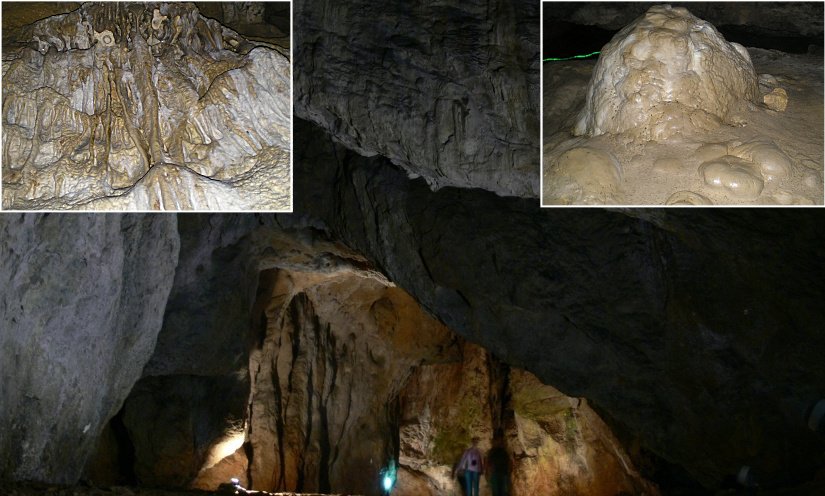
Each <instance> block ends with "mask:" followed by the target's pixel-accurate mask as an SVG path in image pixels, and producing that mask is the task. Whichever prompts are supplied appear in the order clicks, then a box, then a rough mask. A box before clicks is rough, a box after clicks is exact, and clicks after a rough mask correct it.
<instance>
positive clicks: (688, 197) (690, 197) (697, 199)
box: [665, 191, 713, 205]
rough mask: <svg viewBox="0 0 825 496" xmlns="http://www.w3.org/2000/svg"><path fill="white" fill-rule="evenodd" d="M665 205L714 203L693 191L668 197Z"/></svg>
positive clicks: (680, 192) (679, 192)
mask: <svg viewBox="0 0 825 496" xmlns="http://www.w3.org/2000/svg"><path fill="white" fill-rule="evenodd" d="M665 205H713V202H712V201H711V200H710V198H708V197H706V196H704V195H700V194H699V193H696V192H693V191H677V192H676V193H673V194H672V195H670V196H669V197H668V199H667V201H665Z"/></svg>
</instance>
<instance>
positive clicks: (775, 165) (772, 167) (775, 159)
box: [731, 141, 793, 181]
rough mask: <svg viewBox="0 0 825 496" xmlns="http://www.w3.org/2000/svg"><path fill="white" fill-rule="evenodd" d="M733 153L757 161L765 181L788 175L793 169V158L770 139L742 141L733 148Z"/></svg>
mask: <svg viewBox="0 0 825 496" xmlns="http://www.w3.org/2000/svg"><path fill="white" fill-rule="evenodd" d="M731 155H735V156H737V157H740V158H742V159H745V160H749V161H751V162H753V163H755V164H756V165H757V166H758V167H759V172H760V173H761V174H762V179H764V180H765V181H773V180H775V179H781V178H784V177H788V176H789V175H790V174H791V171H792V170H793V165H792V164H791V159H790V158H788V156H787V155H786V154H785V152H783V151H782V150H780V149H779V147H778V146H776V145H775V144H773V143H772V142H769V141H750V142H747V143H742V144H741V145H739V146H736V147H734V148H733V150H731Z"/></svg>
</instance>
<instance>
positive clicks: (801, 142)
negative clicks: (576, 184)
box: [542, 48, 823, 205]
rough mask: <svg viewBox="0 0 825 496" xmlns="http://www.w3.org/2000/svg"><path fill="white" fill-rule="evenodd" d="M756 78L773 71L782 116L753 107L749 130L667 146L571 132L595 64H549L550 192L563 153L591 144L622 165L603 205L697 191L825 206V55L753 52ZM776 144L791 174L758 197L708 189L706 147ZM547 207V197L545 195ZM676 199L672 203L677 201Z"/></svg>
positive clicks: (546, 154) (546, 146)
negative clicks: (703, 169) (783, 103)
mask: <svg viewBox="0 0 825 496" xmlns="http://www.w3.org/2000/svg"><path fill="white" fill-rule="evenodd" d="M748 51H749V53H750V55H751V59H752V61H753V64H754V67H755V69H756V72H757V74H760V75H761V74H771V75H773V76H775V77H776V79H777V81H778V82H779V86H780V87H781V88H783V89H785V90H786V91H787V93H788V106H787V109H786V110H785V111H784V112H776V111H773V110H768V109H767V108H766V107H764V106H761V105H759V106H754V108H752V109H750V110H749V112H748V113H747V115H746V116H744V123H743V124H744V125H742V126H741V127H734V126H730V125H722V126H720V127H719V128H718V129H717V130H715V131H713V132H701V133H699V132H697V133H694V134H692V135H687V133H685V134H684V135H677V136H675V137H673V138H671V139H669V140H667V141H663V142H656V141H646V142H639V141H637V140H634V139H633V138H632V137H629V136H624V135H601V136H596V137H592V138H588V137H585V136H576V137H574V136H572V134H571V133H570V132H569V130H570V129H572V127H573V122H574V119H575V116H576V114H577V112H578V111H579V110H580V109H581V108H582V107H583V106H584V100H585V95H586V91H587V85H588V82H589V79H590V75H591V73H592V71H593V68H594V67H595V65H596V59H590V60H576V61H566V62H545V63H544V67H543V71H544V73H543V74H544V76H543V77H544V80H543V88H542V91H543V119H544V142H543V150H542V155H543V168H542V174H543V175H544V184H545V187H546V185H547V183H548V177H549V176H548V173H549V172H550V171H551V170H552V166H553V164H554V162H555V161H556V160H557V159H558V158H559V157H560V156H561V154H563V153H564V152H565V151H567V150H569V149H571V148H573V147H577V146H585V145H586V146H587V147H592V148H596V149H601V150H605V151H608V152H610V153H611V154H613V156H615V157H616V159H618V161H619V163H620V164H621V166H622V179H621V184H620V189H619V192H618V194H616V195H614V196H613V197H612V198H611V199H609V200H608V201H605V203H606V204H619V205H665V204H669V202H668V200H669V199H670V200H671V202H670V203H672V202H675V200H676V199H677V198H678V196H679V195H680V194H681V193H680V192H685V191H688V192H693V193H697V194H699V195H701V196H703V197H705V199H707V200H710V202H711V203H713V204H717V205H735V204H752V205H812V204H820V205H821V204H822V203H823V72H822V71H823V58H822V54H818V55H793V54H786V53H783V52H779V51H776V50H763V49H758V48H748ZM751 141H759V142H767V143H773V144H774V145H776V146H777V147H778V148H779V149H781V150H782V151H783V152H784V153H785V154H786V155H787V156H788V157H789V158H790V161H791V162H792V164H793V170H792V172H791V174H790V175H788V176H787V177H784V178H780V179H775V180H768V181H765V185H764V189H763V190H762V191H761V194H759V195H758V197H756V198H755V199H754V198H744V197H741V196H739V197H738V196H736V195H734V194H730V192H729V191H728V190H725V189H724V188H720V187H718V186H717V187H714V186H710V185H707V184H705V182H704V180H703V178H702V176H701V174H700V173H699V172H698V168H699V166H700V165H701V163H702V161H703V160H702V159H701V158H700V157H699V156H697V154H696V153H695V152H696V150H697V149H698V148H699V147H700V146H703V145H705V144H708V143H720V144H723V145H727V146H728V147H729V148H731V147H734V146H736V145H737V144H738V143H743V142H751ZM543 195H544V197H545V199H544V201H543V203H544V204H546V205H549V204H552V203H553V201H551V200H548V195H547V191H546V190H545V191H544V193H543ZM672 196H673V198H672Z"/></svg>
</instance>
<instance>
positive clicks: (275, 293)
mask: <svg viewBox="0 0 825 496" xmlns="http://www.w3.org/2000/svg"><path fill="white" fill-rule="evenodd" d="M271 276H272V277H274V279H273V280H272V283H271V284H270V285H268V287H269V288H271V289H269V290H268V291H266V292H264V293H262V294H261V295H260V298H262V299H261V300H259V301H262V302H263V304H262V305H261V306H260V307H257V308H260V311H261V312H262V313H261V318H262V319H263V318H265V320H266V323H267V327H266V329H265V330H264V333H265V334H264V335H262V336H261V338H260V339H261V340H262V345H261V346H260V348H259V349H256V350H254V351H253V352H252V355H251V357H250V371H251V374H252V380H253V390H252V396H251V416H250V420H249V440H250V444H251V449H252V452H253V454H254V455H253V458H252V465H251V466H250V475H251V484H252V485H253V487H255V488H257V489H265V490H283V489H290V488H298V489H301V490H310V491H314V490H328V489H329V488H330V487H332V488H346V489H347V490H350V491H353V492H362V493H365V494H373V493H374V492H375V491H376V487H377V486H376V484H377V483H376V481H377V480H378V472H379V470H380V469H381V468H383V467H384V466H385V464H386V463H387V462H388V461H389V459H390V458H391V457H392V456H393V455H392V453H393V451H394V448H393V446H392V444H391V443H392V441H391V440H392V438H393V434H392V429H393V427H392V426H393V424H394V422H395V420H394V417H395V414H394V410H393V408H392V402H391V398H392V397H393V395H394V394H395V392H396V391H398V390H399V389H400V387H401V385H402V383H403V381H404V380H405V379H406V377H407V375H408V374H409V372H410V370H411V369H412V367H413V366H414V365H415V364H417V363H419V362H420V361H421V360H422V359H424V358H429V357H432V356H433V355H434V354H437V352H438V350H439V349H441V348H442V347H444V346H446V345H448V344H449V343H450V341H451V339H452V338H451V337H450V334H449V333H448V332H447V330H446V329H445V328H444V327H443V326H442V325H441V324H439V323H438V322H436V321H434V320H432V319H431V318H430V317H429V316H427V315H426V314H424V313H423V312H422V311H421V309H420V308H418V305H417V304H415V303H414V302H413V300H412V299H411V298H410V297H409V296H408V295H407V294H406V293H404V292H403V291H400V290H398V289H396V288H392V287H387V286H386V284H385V283H382V282H380V281H377V280H374V279H369V278H363V277H354V276H352V275H346V274H341V275H333V276H324V275H319V274H314V275H313V274H311V273H302V272H286V271H278V272H277V273H273V274H271ZM264 316H265V317H264ZM388 402H389V403H388Z"/></svg>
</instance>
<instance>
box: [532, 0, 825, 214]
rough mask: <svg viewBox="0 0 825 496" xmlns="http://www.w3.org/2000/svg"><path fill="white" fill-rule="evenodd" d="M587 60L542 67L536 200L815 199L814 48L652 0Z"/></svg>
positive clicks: (819, 150) (819, 108) (819, 161)
mask: <svg viewBox="0 0 825 496" xmlns="http://www.w3.org/2000/svg"><path fill="white" fill-rule="evenodd" d="M583 67H584V68H583ZM591 67H592V62H580V61H577V62H568V63H567V66H564V65H563V64H560V65H559V66H554V74H553V76H552V77H547V76H545V86H544V88H543V91H544V119H545V139H544V149H543V171H542V174H543V193H542V195H543V198H542V202H543V204H544V205H565V204H622V205H662V204H674V205H708V204H717V205H729V204H795V205H810V204H822V202H823V189H822V184H823V180H822V179H823V120H822V118H823V100H822V81H823V78H822V56H821V55H819V56H809V55H790V54H785V53H782V52H779V51H776V50H764V49H757V48H750V49H746V48H745V47H743V46H741V45H739V44H736V43H729V42H727V41H726V40H725V39H724V38H723V37H722V35H721V34H720V33H719V32H718V31H717V30H716V29H715V28H714V26H712V25H711V24H710V23H708V22H705V21H703V20H701V19H699V18H697V17H695V16H693V15H692V14H691V13H690V12H689V11H688V10H687V9H685V8H681V7H671V6H670V5H657V6H653V7H651V8H650V9H649V10H648V11H647V13H645V14H644V15H642V16H641V17H639V18H638V19H636V20H635V21H633V22H632V23H631V24H629V25H628V26H626V27H625V28H624V29H622V30H621V31H619V32H618V33H617V34H616V35H615V36H614V37H613V39H612V40H611V41H610V43H608V44H607V45H606V46H605V47H604V48H603V49H602V50H601V55H600V56H599V59H598V62H596V63H595V67H592V70H591V71H588V69H590V68H591ZM545 70H546V69H545ZM584 77H589V83H588V84H587V86H586V90H582V89H581V87H582V86H583V83H584ZM571 102H572V103H571ZM554 123H558V124H554ZM606 164H610V165H609V167H608V166H607V165H606Z"/></svg>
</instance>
